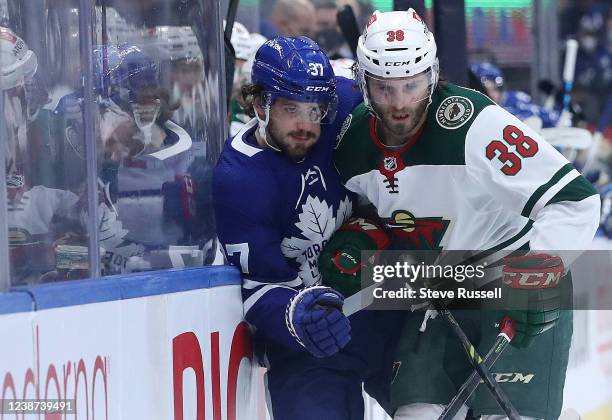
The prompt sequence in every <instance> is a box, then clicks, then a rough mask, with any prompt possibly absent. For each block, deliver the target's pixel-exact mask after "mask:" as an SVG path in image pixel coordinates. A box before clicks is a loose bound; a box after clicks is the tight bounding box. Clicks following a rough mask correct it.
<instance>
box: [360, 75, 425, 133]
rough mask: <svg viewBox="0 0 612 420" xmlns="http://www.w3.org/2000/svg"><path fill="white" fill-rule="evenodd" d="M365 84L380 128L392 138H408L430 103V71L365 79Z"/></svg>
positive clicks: (367, 77)
mask: <svg viewBox="0 0 612 420" xmlns="http://www.w3.org/2000/svg"><path fill="white" fill-rule="evenodd" d="M366 83H367V86H368V95H369V98H370V101H371V103H372V106H373V107H374V110H375V111H376V113H377V115H378V116H379V118H380V120H381V122H382V125H383V129H384V130H385V131H387V132H388V133H390V134H392V135H393V136H395V137H406V136H409V135H411V134H412V133H413V131H414V130H415V129H416V128H417V127H418V126H419V124H420V123H421V122H422V120H423V116H424V114H425V112H426V109H427V105H428V103H429V96H430V93H431V75H430V72H429V71H427V72H425V73H421V74H417V75H416V76H410V77H398V78H388V79H384V78H375V77H371V76H366Z"/></svg>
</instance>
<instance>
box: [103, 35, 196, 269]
mask: <svg viewBox="0 0 612 420" xmlns="http://www.w3.org/2000/svg"><path fill="white" fill-rule="evenodd" d="M94 57H95V58H96V60H95V64H96V66H95V71H96V73H97V74H98V80H99V85H98V86H99V87H98V89H99V92H100V98H99V103H100V110H101V117H100V133H101V137H102V143H103V150H104V156H103V163H102V167H103V168H104V169H105V170H104V177H105V179H104V183H110V188H109V189H110V192H111V196H112V197H113V200H114V201H116V205H115V207H116V209H117V213H118V216H120V219H121V221H122V224H123V228H125V229H126V230H127V231H128V232H129V233H128V234H127V235H126V236H125V239H126V241H131V242H134V243H137V244H139V245H140V246H141V247H144V249H145V250H146V253H147V255H149V257H151V256H153V255H157V254H159V253H161V252H165V253H166V254H167V252H168V244H171V245H185V246H186V245H192V244H193V243H194V241H195V240H196V239H195V238H192V237H191V236H190V235H191V233H190V232H191V230H190V229H189V226H190V223H195V220H196V219H197V218H196V217H195V212H196V208H197V206H196V204H197V203H195V201H194V200H195V196H196V192H197V191H196V190H197V185H195V183H194V182H193V180H192V179H191V177H190V176H189V174H188V168H189V165H190V163H191V162H192V159H193V155H192V150H191V148H192V144H193V142H192V139H191V136H190V135H189V134H188V133H187V131H186V130H184V129H183V128H182V127H181V126H179V125H178V124H176V123H175V122H173V121H172V119H171V117H172V114H173V111H174V110H175V109H176V106H173V104H171V102H170V94H169V92H168V91H167V89H165V88H164V87H162V85H161V84H160V80H159V69H158V65H157V63H156V62H154V61H153V60H152V59H151V58H150V57H149V56H148V55H147V54H145V53H144V52H143V51H142V50H141V49H140V48H139V47H137V46H133V45H132V46H130V45H125V44H124V45H116V46H115V45H111V46H107V47H106V48H103V47H101V48H98V49H96V51H94ZM105 57H106V58H105ZM105 60H106V62H107V64H105ZM143 214H147V215H148V223H142V215H143ZM196 248H197V247H196ZM134 250H135V248H133V247H132V248H130V249H129V251H130V252H132V251H134ZM138 256H140V255H138ZM122 257H125V258H123V261H122V262H121V264H120V265H119V267H123V269H126V267H127V265H126V264H127V260H129V259H130V256H129V255H128V256H125V255H122ZM147 259H148V260H149V261H150V262H151V260H150V259H149V258H148V257H147ZM165 260H166V263H167V264H168V265H166V266H172V265H171V264H170V260H169V259H168V257H167V256H166V258H165ZM151 264H152V266H147V265H146V264H145V265H143V266H142V267H136V269H149V268H155V267H156V266H157V267H159V268H161V267H163V266H164V264H161V266H160V264H157V263H155V262H154V261H152V262H151Z"/></svg>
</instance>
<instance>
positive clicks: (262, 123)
mask: <svg viewBox="0 0 612 420" xmlns="http://www.w3.org/2000/svg"><path fill="white" fill-rule="evenodd" d="M264 113H265V114H266V119H265V120H262V119H261V118H259V114H258V113H257V112H255V118H256V119H257V123H258V124H257V131H258V132H259V135H260V136H261V138H262V139H263V141H264V142H265V143H266V144H267V145H268V147H269V148H270V149H272V150H275V151H277V152H280V151H281V150H280V149H279V148H278V147H276V146H273V145H272V144H270V142H269V141H268V135H267V132H266V128H267V127H268V123H269V122H270V105H266V106H264Z"/></svg>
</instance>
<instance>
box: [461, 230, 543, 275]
mask: <svg viewBox="0 0 612 420" xmlns="http://www.w3.org/2000/svg"><path fill="white" fill-rule="evenodd" d="M533 223H534V221H533V220H528V221H527V223H526V224H525V226H524V227H523V229H521V230H520V232H519V233H517V234H516V235H514V236H512V237H511V238H509V239H506V240H505V241H503V242H502V243H500V244H497V245H495V246H493V247H491V248H489V249H487V250H486V251H482V252H479V253H478V254H475V255H473V256H472V257H470V258H469V259H468V260H466V262H463V263H466V264H471V263H473V262H475V261H479V260H482V259H484V258H487V257H488V256H490V255H492V254H494V253H496V252H497V251H500V250H502V249H509V250H512V251H514V250H518V249H523V247H525V245H526V244H527V243H529V240H528V239H529V238H528V235H529V233H530V232H531V228H532V227H533ZM495 262H496V261H490V262H489V265H491V264H493V263H495Z"/></svg>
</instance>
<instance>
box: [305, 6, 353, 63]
mask: <svg viewBox="0 0 612 420" xmlns="http://www.w3.org/2000/svg"><path fill="white" fill-rule="evenodd" d="M313 4H314V6H315V14H316V28H317V29H316V33H315V37H314V40H315V41H317V43H318V44H319V46H320V47H321V48H322V49H323V51H324V52H325V54H327V56H328V57H329V58H330V59H332V60H334V59H337V58H350V57H352V53H351V50H350V49H349V47H348V45H347V43H346V41H345V39H344V36H343V35H342V32H340V28H339V26H338V22H337V18H336V16H337V14H338V8H337V5H336V1H335V0H313Z"/></svg>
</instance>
